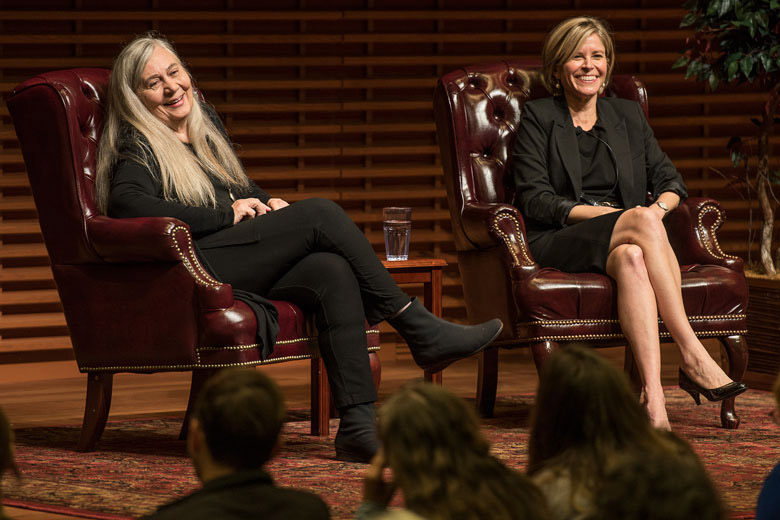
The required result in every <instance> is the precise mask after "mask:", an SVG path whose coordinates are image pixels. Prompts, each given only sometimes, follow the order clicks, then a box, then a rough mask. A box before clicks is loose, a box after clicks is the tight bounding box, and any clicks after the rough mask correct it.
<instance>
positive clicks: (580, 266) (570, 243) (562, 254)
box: [528, 210, 625, 274]
mask: <svg viewBox="0 0 780 520" xmlns="http://www.w3.org/2000/svg"><path fill="white" fill-rule="evenodd" d="M623 211H625V210H622V211H614V212H612V213H607V214H606V215H600V216H598V217H594V218H590V219H588V220H583V221H582V222H577V223H576V224H572V225H571V226H566V227H564V228H561V229H555V230H551V231H548V232H542V233H540V234H539V235H537V236H535V237H534V238H533V240H532V241H531V242H530V243H529V244H528V245H529V247H530V248H531V254H533V255H534V260H536V262H537V263H538V264H539V265H541V266H542V267H553V268H555V269H558V270H559V271H564V272H567V273H602V274H606V269H607V256H608V255H609V242H610V240H611V239H612V231H613V230H614V228H615V223H616V222H617V219H618V218H620V216H621V215H622V214H623Z"/></svg>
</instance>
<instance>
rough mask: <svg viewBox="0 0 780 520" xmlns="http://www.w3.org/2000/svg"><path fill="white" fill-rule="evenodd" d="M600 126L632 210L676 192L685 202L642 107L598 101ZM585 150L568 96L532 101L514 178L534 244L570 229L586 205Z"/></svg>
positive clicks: (619, 101)
mask: <svg viewBox="0 0 780 520" xmlns="http://www.w3.org/2000/svg"><path fill="white" fill-rule="evenodd" d="M597 110H598V114H599V120H600V121H601V124H602V126H603V127H604V128H605V129H606V134H607V138H606V141H607V142H608V143H609V145H610V147H611V148H612V150H613V152H614V154H615V159H616V162H617V170H618V190H619V192H620V197H621V200H622V201H623V205H624V206H625V207H626V208H632V207H634V206H640V205H641V206H644V205H645V204H646V198H647V192H650V193H651V194H652V196H653V198H654V199H655V198H657V197H658V195H660V194H661V193H663V192H665V191H673V192H675V193H677V194H678V195H680V198H683V199H684V198H685V197H686V196H687V192H686V190H685V184H684V183H683V180H682V177H681V176H680V173H679V172H678V171H677V169H676V168H675V167H674V165H673V164H672V161H671V160H670V159H669V157H668V156H667V155H666V154H665V153H664V152H663V151H661V148H660V147H659V146H658V141H656V139H655V137H654V135H653V130H652V129H651V128H650V125H649V124H648V123H647V119H646V118H645V115H644V113H643V112H642V108H641V107H640V106H639V104H638V103H636V102H634V101H630V100H627V99H621V98H603V97H600V98H598V101H597ZM581 170H582V169H581V166H580V155H579V147H578V146H577V136H576V134H575V131H574V124H573V123H572V119H571V114H570V112H569V108H568V106H567V105H566V100H565V98H563V96H558V97H548V98H543V99H537V100H534V101H529V102H528V103H526V104H525V106H524V107H523V116H522V118H521V120H520V124H519V127H518V130H517V137H516V139H515V147H514V152H513V155H512V163H511V173H512V175H513V177H514V182H515V189H516V191H515V199H514V205H515V206H517V208H518V209H520V211H521V213H522V214H523V216H524V217H525V219H526V229H527V231H528V234H529V239H531V240H532V239H533V238H534V236H536V235H538V234H539V233H541V232H544V231H551V230H555V229H560V228H562V227H564V226H565V225H566V219H567V218H568V217H569V212H570V211H571V208H572V207H574V206H575V205H576V204H580V203H581V197H582V171H581Z"/></svg>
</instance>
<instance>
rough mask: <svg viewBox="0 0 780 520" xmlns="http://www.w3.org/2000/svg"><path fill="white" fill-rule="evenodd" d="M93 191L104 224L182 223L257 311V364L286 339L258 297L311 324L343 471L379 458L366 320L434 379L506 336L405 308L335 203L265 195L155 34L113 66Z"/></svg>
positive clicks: (487, 326)
mask: <svg viewBox="0 0 780 520" xmlns="http://www.w3.org/2000/svg"><path fill="white" fill-rule="evenodd" d="M96 184H97V186H96V189H97V196H98V201H99V204H100V208H101V210H102V211H103V212H105V213H106V214H108V215H109V216H112V217H120V218H126V217H175V218H177V219H179V220H181V221H183V222H184V223H185V224H187V225H188V226H189V229H190V231H191V232H192V235H193V237H194V238H195V244H196V246H197V253H198V257H199V259H200V260H201V261H202V263H203V264H204V265H206V267H207V268H208V269H209V270H210V271H211V272H212V274H213V275H214V276H215V277H217V278H219V279H221V280H222V281H224V282H226V283H229V284H231V285H232V286H233V289H234V292H235V294H236V296H237V297H238V298H241V299H244V300H245V301H247V303H249V304H250V305H251V306H252V308H253V310H254V311H255V314H256V316H257V322H258V341H257V343H258V344H259V346H260V348H261V354H262V356H263V358H266V357H267V356H268V355H269V354H270V353H271V351H272V348H273V343H274V340H275V334H276V332H275V331H276V330H278V327H277V326H276V322H275V319H276V310H275V308H274V307H273V305H272V304H271V303H270V302H268V301H267V300H265V299H264V298H271V299H278V300H287V301H291V302H293V303H295V304H297V305H299V306H301V307H303V308H305V309H308V310H311V311H312V312H314V315H315V324H316V327H317V330H318V332H319V336H318V345H319V349H320V352H321V353H322V356H323V359H324V361H325V365H326V367H327V371H328V378H329V381H330V385H331V389H332V391H333V396H334V400H335V403H336V406H337V407H338V409H339V413H340V416H341V422H340V425H339V430H338V434H337V435H336V441H335V444H336V455H337V457H338V458H340V459H342V460H350V461H368V460H369V459H370V458H371V457H372V456H373V455H374V453H375V452H376V450H377V442H376V424H375V415H374V413H375V412H374V401H376V398H377V394H376V388H375V387H374V384H373V379H372V375H371V370H370V366H369V361H368V354H367V347H366V335H365V320H366V319H367V320H368V321H369V322H370V323H372V324H374V323H378V322H380V321H382V320H387V321H388V322H389V323H390V324H391V325H392V326H393V327H395V328H396V330H398V332H399V333H400V334H401V336H402V337H403V338H404V339H405V340H406V341H407V343H408V344H409V347H410V349H411V351H412V354H413V356H414V359H415V361H416V362H417V364H418V365H420V366H421V367H422V368H423V369H426V370H430V371H438V370H441V369H443V368H444V367H446V366H448V365H449V364H450V363H452V362H453V361H456V360H458V359H461V358H464V357H467V356H470V355H472V354H474V353H476V352H479V351H480V350H482V349H483V348H485V347H486V346H487V345H488V344H490V343H491V342H492V341H493V339H495V338H496V337H497V336H498V334H499V333H500V331H501V327H502V325H501V321H500V320H492V321H490V322H486V323H483V324H480V325H475V326H462V325H455V324H452V323H449V322H446V321H443V320H441V319H439V318H436V317H435V316H433V315H432V314H431V313H429V312H428V311H427V310H426V309H425V308H424V307H423V306H422V305H421V304H420V302H419V301H417V300H411V301H410V299H409V297H408V296H407V295H406V294H404V292H403V291H401V290H400V289H399V288H398V286H397V285H396V284H395V282H393V279H392V278H391V276H390V275H389V273H388V272H387V270H386V269H385V268H384V267H383V266H382V263H381V262H380V261H379V260H378V258H377V256H376V254H375V253H374V250H373V248H372V247H371V244H370V243H369V242H368V241H367V240H366V237H365V235H363V233H362V232H361V231H360V229H359V228H358V227H357V226H355V224H354V223H353V222H352V221H351V220H350V218H349V217H348V216H347V214H346V213H345V212H344V211H343V210H342V209H341V208H340V207H339V206H338V205H336V204H335V203H333V202H331V201H328V200H324V199H307V200H303V201H300V202H296V203H295V204H288V203H287V202H285V201H284V200H282V199H279V198H274V197H271V196H269V195H268V194H266V193H265V192H264V191H263V190H262V189H260V188H259V187H258V186H257V185H256V184H255V183H254V182H252V180H250V179H249V177H247V175H246V173H245V172H244V170H243V168H242V166H241V163H240V161H239V160H238V157H237V156H236V153H235V151H234V150H233V147H232V146H231V144H230V141H229V139H228V136H227V133H226V131H225V129H224V127H223V125H222V122H221V121H220V120H219V117H218V116H217V114H216V112H215V111H214V110H213V109H212V108H211V107H210V106H209V105H206V104H205V103H201V102H199V101H198V100H197V98H196V96H195V95H194V87H193V82H192V78H191V77H190V74H189V72H188V71H187V69H186V68H185V66H184V65H183V64H182V62H181V60H180V59H179V57H178V56H177V55H176V52H175V51H174V49H173V47H172V46H171V44H170V43H169V42H168V41H167V40H165V39H164V38H162V37H161V36H159V35H157V34H153V33H152V34H147V35H143V36H140V37H137V38H136V39H134V40H133V41H132V42H130V43H129V44H128V45H127V46H125V47H124V49H123V50H122V51H121V52H120V53H119V55H118V56H117V58H116V59H115V60H114V66H113V69H112V72H111V79H110V83H109V89H108V111H107V115H106V123H105V128H104V130H103V134H102V136H101V139H100V148H99V155H98V166H97V179H96Z"/></svg>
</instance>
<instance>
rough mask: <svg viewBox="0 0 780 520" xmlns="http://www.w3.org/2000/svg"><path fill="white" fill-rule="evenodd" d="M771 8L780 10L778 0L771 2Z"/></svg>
mask: <svg viewBox="0 0 780 520" xmlns="http://www.w3.org/2000/svg"><path fill="white" fill-rule="evenodd" d="M769 8H770V9H780V2H778V0H771V1H770V2H769Z"/></svg>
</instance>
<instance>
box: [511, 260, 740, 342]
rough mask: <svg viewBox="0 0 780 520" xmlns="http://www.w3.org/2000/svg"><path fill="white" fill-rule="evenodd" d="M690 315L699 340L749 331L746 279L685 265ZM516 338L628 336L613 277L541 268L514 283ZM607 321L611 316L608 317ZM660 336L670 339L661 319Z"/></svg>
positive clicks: (715, 268)
mask: <svg viewBox="0 0 780 520" xmlns="http://www.w3.org/2000/svg"><path fill="white" fill-rule="evenodd" d="M681 278H682V294H683V303H684V305H685V312H686V314H687V316H688V319H689V320H690V322H691V326H692V327H693V330H694V332H696V334H697V335H698V336H722V335H724V334H744V333H746V324H745V308H746V307H747V286H746V282H745V277H744V275H743V274H742V273H741V272H737V271H734V270H731V269H727V268H725V267H719V266H714V265H698V264H697V265H690V266H682V267H681ZM513 289H514V291H515V301H516V302H517V303H518V312H519V322H518V325H517V335H518V337H519V338H524V339H525V338H527V339H528V340H529V341H541V340H550V341H579V340H596V339H600V340H609V339H620V338H623V334H622V331H621V330H620V324H619V322H618V316H617V287H616V285H615V282H614V280H612V279H611V278H610V277H608V276H604V275H600V274H594V273H565V272H562V271H558V270H556V269H551V268H545V269H540V270H539V271H538V272H537V273H536V274H535V275H533V276H532V277H531V278H530V279H528V280H525V281H523V283H515V285H514V288H513ZM607 317H608V318H607ZM659 328H660V331H661V335H662V336H664V337H668V336H669V334H668V332H666V328H665V326H664V324H663V321H661V320H660V319H659Z"/></svg>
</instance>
